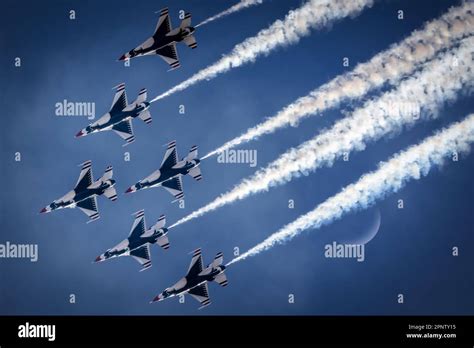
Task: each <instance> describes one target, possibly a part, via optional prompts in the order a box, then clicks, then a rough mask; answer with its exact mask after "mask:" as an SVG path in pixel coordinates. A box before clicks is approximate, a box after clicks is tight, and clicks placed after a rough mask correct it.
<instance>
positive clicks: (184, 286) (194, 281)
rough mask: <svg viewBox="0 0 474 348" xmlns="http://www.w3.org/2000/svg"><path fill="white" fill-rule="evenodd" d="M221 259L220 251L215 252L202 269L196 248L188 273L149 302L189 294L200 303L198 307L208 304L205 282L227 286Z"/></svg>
mask: <svg viewBox="0 0 474 348" xmlns="http://www.w3.org/2000/svg"><path fill="white" fill-rule="evenodd" d="M223 261H224V256H223V255H222V253H217V255H216V257H215V258H214V261H212V263H210V264H209V265H208V266H207V267H206V268H205V269H202V256H201V249H196V250H195V251H194V253H193V258H192V260H191V264H190V265H189V269H188V273H187V274H186V275H185V276H184V277H183V278H181V279H180V280H179V281H178V282H177V283H176V284H175V285H173V286H172V287H170V288H166V289H165V290H164V291H163V292H162V293H161V294H159V295H158V296H156V297H155V298H154V299H153V301H151V302H150V303H153V302H156V301H163V300H164V299H166V298H168V297H173V296H177V295H181V294H189V295H191V296H192V297H194V298H195V299H196V300H198V301H199V302H200V303H201V307H199V309H202V308H204V307H206V306H208V305H210V304H211V301H210V300H209V291H208V288H207V283H208V282H210V281H215V282H216V283H218V284H220V285H221V286H227V277H226V275H225V274H224V270H225V268H226V267H225V266H224V265H223V264H222V262H223Z"/></svg>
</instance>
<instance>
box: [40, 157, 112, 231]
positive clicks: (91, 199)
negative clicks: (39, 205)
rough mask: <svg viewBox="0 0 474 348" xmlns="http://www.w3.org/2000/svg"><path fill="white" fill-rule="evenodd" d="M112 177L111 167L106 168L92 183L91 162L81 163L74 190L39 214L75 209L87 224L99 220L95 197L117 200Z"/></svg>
mask: <svg viewBox="0 0 474 348" xmlns="http://www.w3.org/2000/svg"><path fill="white" fill-rule="evenodd" d="M112 176H113V169H112V166H108V167H107V169H106V170H105V173H104V175H102V177H101V178H100V179H98V180H97V181H94V179H93V175H92V162H91V161H86V162H84V163H82V168H81V173H80V174H79V179H78V180H77V184H76V186H75V187H74V189H73V190H72V191H69V192H68V193H66V194H65V195H64V196H63V197H61V198H59V199H57V200H55V201H53V202H52V203H51V204H49V205H47V206H46V207H44V208H43V209H41V211H40V213H49V212H52V211H54V210H58V209H63V208H76V207H77V208H79V209H81V210H82V211H83V212H84V213H85V214H86V215H87V216H88V217H89V219H90V220H89V221H88V223H89V222H92V221H95V220H97V219H98V218H99V209H98V208H97V196H100V195H104V196H105V197H107V198H109V199H110V200H112V201H116V200H117V192H116V191H115V187H114V185H115V180H114V179H112Z"/></svg>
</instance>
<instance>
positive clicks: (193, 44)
mask: <svg viewBox="0 0 474 348" xmlns="http://www.w3.org/2000/svg"><path fill="white" fill-rule="evenodd" d="M183 41H184V43H185V44H186V45H188V47H191V48H192V49H195V48H196V47H197V46H198V44H197V42H196V38H195V37H194V35H189V36H186V37H185V38H184V39H183Z"/></svg>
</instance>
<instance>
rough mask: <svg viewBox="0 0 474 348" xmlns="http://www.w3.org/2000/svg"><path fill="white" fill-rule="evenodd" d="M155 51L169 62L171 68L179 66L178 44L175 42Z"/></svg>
mask: <svg viewBox="0 0 474 348" xmlns="http://www.w3.org/2000/svg"><path fill="white" fill-rule="evenodd" d="M155 53H156V54H157V55H159V56H160V57H161V58H163V60H164V61H165V62H166V63H168V64H169V66H170V67H171V70H174V69H177V68H179V66H180V64H179V58H178V52H177V51H176V44H175V43H174V42H173V43H171V44H169V45H168V46H165V47H162V48H159V49H157V50H156V51H155Z"/></svg>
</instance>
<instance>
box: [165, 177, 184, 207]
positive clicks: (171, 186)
mask: <svg viewBox="0 0 474 348" xmlns="http://www.w3.org/2000/svg"><path fill="white" fill-rule="evenodd" d="M161 186H163V187H164V188H165V189H166V191H168V192H169V193H171V194H172V195H173V196H174V198H175V200H174V201H173V202H176V201H179V200H180V199H182V198H183V197H184V193H183V179H182V178H181V176H176V177H174V178H173V179H170V180H166V181H164V182H163V183H162V184H161Z"/></svg>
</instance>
